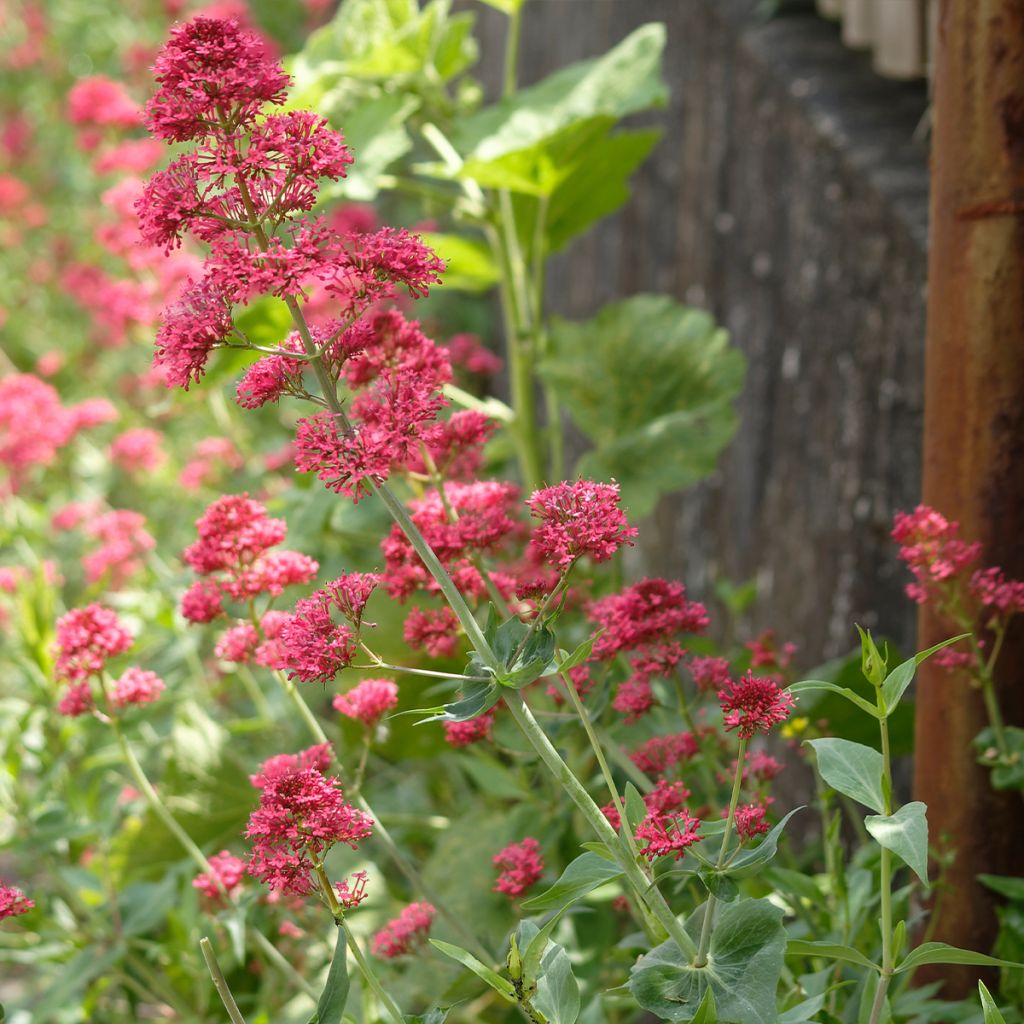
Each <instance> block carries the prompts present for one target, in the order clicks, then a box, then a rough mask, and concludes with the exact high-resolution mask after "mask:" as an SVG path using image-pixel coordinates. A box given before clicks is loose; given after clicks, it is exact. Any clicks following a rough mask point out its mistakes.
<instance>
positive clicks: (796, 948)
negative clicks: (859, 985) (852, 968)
mask: <svg viewBox="0 0 1024 1024" xmlns="http://www.w3.org/2000/svg"><path fill="white" fill-rule="evenodd" d="M786 956H817V957H822V958H823V959H825V960H843V961H845V962H846V963H848V964H856V965H857V966H858V967H866V968H868V969H869V970H873V971H877V970H879V967H878V965H877V964H873V963H872V962H871V961H870V960H869V959H868V958H867V957H866V956H865V955H864V954H863V953H862V952H861V951H860V950H859V949H854V948H853V946H843V945H840V944H839V943H837V942H806V941H805V940H803V939H790V940H789V942H787V943H786Z"/></svg>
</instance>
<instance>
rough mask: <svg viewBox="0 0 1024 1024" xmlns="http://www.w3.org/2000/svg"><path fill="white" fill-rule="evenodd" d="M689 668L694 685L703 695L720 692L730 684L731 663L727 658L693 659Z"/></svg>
mask: <svg viewBox="0 0 1024 1024" xmlns="http://www.w3.org/2000/svg"><path fill="white" fill-rule="evenodd" d="M687 668H689V670H690V675H692V676H693V681H694V684H695V685H696V687H697V689H698V690H700V691H701V693H707V692H708V691H710V690H715V691H717V690H720V689H721V688H722V687H723V686H725V684H726V683H727V682H729V661H728V659H727V658H714V657H697V658H691V659H690V661H689V664H688V665H687Z"/></svg>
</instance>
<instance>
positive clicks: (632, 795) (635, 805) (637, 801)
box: [622, 782, 647, 834]
mask: <svg viewBox="0 0 1024 1024" xmlns="http://www.w3.org/2000/svg"><path fill="white" fill-rule="evenodd" d="M623 807H624V809H625V811H626V820H625V821H624V822H623V823H622V824H623V826H624V828H626V829H628V831H629V832H630V833H631V834H632V833H633V832H635V831H636V830H637V827H638V826H639V825H641V824H642V823H643V820H644V818H646V817H647V804H645V803H644V798H643V797H642V796H641V795H640V790H638V789H637V788H636V786H634V785H633V783H632V782H627V783H626V790H625V799H624V800H623Z"/></svg>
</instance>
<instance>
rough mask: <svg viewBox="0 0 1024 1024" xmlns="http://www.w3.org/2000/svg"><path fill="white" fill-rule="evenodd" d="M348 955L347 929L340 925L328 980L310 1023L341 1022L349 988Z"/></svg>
mask: <svg viewBox="0 0 1024 1024" xmlns="http://www.w3.org/2000/svg"><path fill="white" fill-rule="evenodd" d="M347 957H348V942H347V937H346V935H345V929H344V928H341V927H339V928H338V938H337V941H336V942H335V944H334V957H333V958H332V959H331V967H330V970H329V971H328V972H327V981H326V983H325V984H324V990H323V992H321V993H320V999H319V1001H318V1002H317V1004H316V1012H315V1013H314V1014H313V1016H312V1017H310V1018H309V1024H341V1018H342V1016H343V1014H344V1013H345V1003H346V1002H347V1001H348V990H349V977H348V966H347V964H346V962H345V961H346V959H347Z"/></svg>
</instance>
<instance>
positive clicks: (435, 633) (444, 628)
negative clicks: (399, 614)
mask: <svg viewBox="0 0 1024 1024" xmlns="http://www.w3.org/2000/svg"><path fill="white" fill-rule="evenodd" d="M460 628H461V627H460V625H459V620H458V618H457V616H456V615H455V613H454V612H453V611H452V610H451V609H450V608H449V607H448V606H447V605H445V606H444V607H442V608H429V609H428V608H413V609H412V610H411V611H410V612H409V614H408V615H407V616H406V619H405V626H404V627H403V634H402V635H403V636H404V638H405V642H406V643H407V644H408V645H409V646H410V647H412V648H414V649H416V650H424V651H426V652H427V654H429V655H430V656H431V657H433V658H451V657H454V655H455V652H456V651H457V650H458V649H459V631H460Z"/></svg>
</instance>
